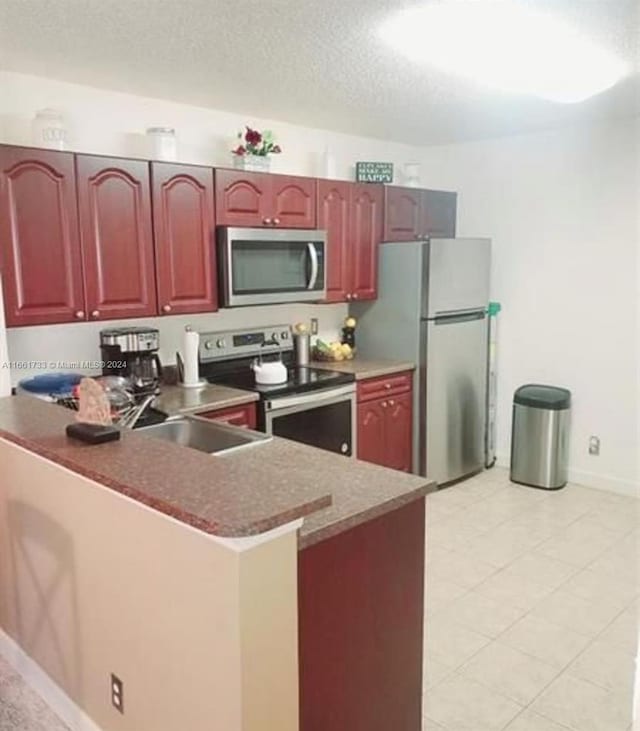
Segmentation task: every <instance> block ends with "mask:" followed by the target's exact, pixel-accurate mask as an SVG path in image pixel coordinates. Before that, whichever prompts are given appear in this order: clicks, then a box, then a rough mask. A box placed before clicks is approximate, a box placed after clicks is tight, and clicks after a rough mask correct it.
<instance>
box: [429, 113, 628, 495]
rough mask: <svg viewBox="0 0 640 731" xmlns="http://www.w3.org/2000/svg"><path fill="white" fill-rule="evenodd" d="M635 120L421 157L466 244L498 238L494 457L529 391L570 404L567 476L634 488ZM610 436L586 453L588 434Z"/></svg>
mask: <svg viewBox="0 0 640 731" xmlns="http://www.w3.org/2000/svg"><path fill="white" fill-rule="evenodd" d="M639 131H640V124H639V122H638V120H627V121H620V122H619V123H615V124H610V125H607V126H602V127H599V128H592V129H586V128H582V129H569V130H565V131H556V132H548V133H544V134H535V135H526V136H520V137H512V138H505V139H499V140H491V141H481V142H474V143H466V144H459V145H448V146H443V147H433V148H430V149H428V150H425V152H424V154H423V157H422V161H423V177H424V178H425V182H426V183H427V184H428V185H429V186H432V187H436V188H438V187H443V188H445V189H452V190H458V191H459V217H458V222H459V226H458V231H459V235H461V236H464V235H486V236H489V237H491V238H492V239H493V246H494V248H493V283H492V291H493V298H494V299H496V300H498V301H500V302H502V304H503V307H504V310H503V312H502V314H501V315H500V322H499V327H500V330H499V340H500V343H499V358H500V363H499V409H498V418H499V425H498V431H499V433H498V450H499V454H500V457H501V458H502V460H503V461H505V460H508V454H509V442H510V439H509V437H510V427H511V400H512V396H513V392H514V390H515V389H516V388H517V387H518V386H519V385H521V384H524V383H527V382H536V381H537V382H543V383H551V384H557V385H562V386H567V387H569V388H570V389H571V390H572V392H573V396H574V407H573V427H572V437H571V455H570V466H571V471H572V477H573V478H574V479H576V480H579V481H580V482H582V483H585V484H592V485H595V486H599V487H603V486H606V487H609V488H612V489H619V490H624V491H630V490H632V489H633V487H634V486H635V488H636V489H637V486H638V449H639V447H638V445H639V434H638V414H639V397H638V394H639V389H638V386H639V383H640V382H639V381H638V313H639V308H638V271H639V270H638V240H639V239H638V210H639V205H640V187H639V181H640V176H639V172H638V142H639V138H640V135H639ZM592 434H593V435H598V436H599V437H600V439H601V453H600V456H599V457H594V456H589V454H588V451H587V446H588V439H589V435H592Z"/></svg>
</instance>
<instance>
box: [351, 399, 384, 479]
mask: <svg viewBox="0 0 640 731" xmlns="http://www.w3.org/2000/svg"><path fill="white" fill-rule="evenodd" d="M383 403H386V402H384V401H383V400H382V399H379V400H377V401H367V402H366V403H364V404H358V459H363V460H364V461H365V462H372V463H373V464H379V465H385V464H386V453H387V447H386V443H385V419H386V409H385V408H384V407H383V406H382V404H383Z"/></svg>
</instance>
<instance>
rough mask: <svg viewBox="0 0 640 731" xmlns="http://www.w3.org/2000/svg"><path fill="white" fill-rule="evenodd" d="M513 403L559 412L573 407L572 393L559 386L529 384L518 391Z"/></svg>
mask: <svg viewBox="0 0 640 731" xmlns="http://www.w3.org/2000/svg"><path fill="white" fill-rule="evenodd" d="M513 402H514V403H516V404H520V405H522V406H533V407H534V408H536V409H550V410H552V411H559V410H561V409H568V408H569V407H570V406H571V391H569V390H568V389H566V388H559V387H558V386H544V385H542V384H539V383H528V384H527V385H526V386H520V388H519V389H517V390H516V392H515V394H514V397H513Z"/></svg>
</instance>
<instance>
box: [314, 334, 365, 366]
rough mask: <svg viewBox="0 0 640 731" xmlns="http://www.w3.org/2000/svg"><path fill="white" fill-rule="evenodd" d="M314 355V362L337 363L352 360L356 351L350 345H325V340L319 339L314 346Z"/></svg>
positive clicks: (335, 343)
mask: <svg viewBox="0 0 640 731" xmlns="http://www.w3.org/2000/svg"><path fill="white" fill-rule="evenodd" d="M312 353H313V359H314V360H319V361H325V362H327V363H335V362H338V361H341V360H351V359H352V358H353V356H354V355H355V350H354V349H353V348H352V347H351V346H350V345H349V344H348V343H338V342H332V343H325V342H324V340H320V339H318V340H317V341H316V344H315V345H314V346H313V351H312Z"/></svg>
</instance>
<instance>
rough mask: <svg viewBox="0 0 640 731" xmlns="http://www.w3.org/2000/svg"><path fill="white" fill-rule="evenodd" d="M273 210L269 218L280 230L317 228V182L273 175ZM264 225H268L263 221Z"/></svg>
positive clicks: (271, 201) (271, 199) (271, 202)
mask: <svg viewBox="0 0 640 731" xmlns="http://www.w3.org/2000/svg"><path fill="white" fill-rule="evenodd" d="M270 177H271V183H270V184H271V194H270V196H269V197H270V206H271V210H270V212H269V214H268V216H267V218H270V219H271V225H273V226H278V227H280V228H315V227H316V181H315V179H314V178H300V177H294V176H293V175H271V176H270ZM263 223H265V224H266V223H268V222H267V221H263Z"/></svg>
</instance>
